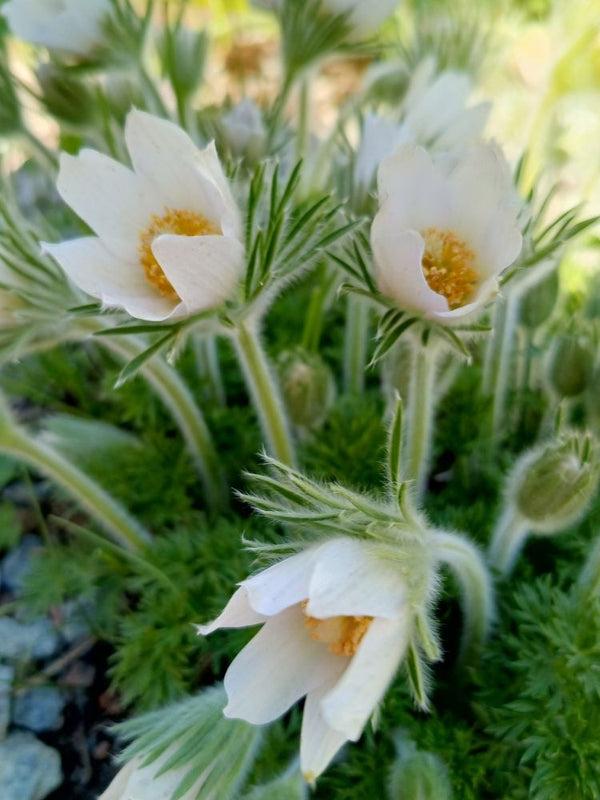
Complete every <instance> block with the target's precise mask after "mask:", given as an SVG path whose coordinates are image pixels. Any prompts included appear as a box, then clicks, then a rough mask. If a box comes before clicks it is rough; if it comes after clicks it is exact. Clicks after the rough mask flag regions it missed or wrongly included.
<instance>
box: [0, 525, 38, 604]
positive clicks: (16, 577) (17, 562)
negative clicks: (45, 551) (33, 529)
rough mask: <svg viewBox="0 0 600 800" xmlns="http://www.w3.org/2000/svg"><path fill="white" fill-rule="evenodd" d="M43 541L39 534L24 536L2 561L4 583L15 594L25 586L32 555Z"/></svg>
mask: <svg viewBox="0 0 600 800" xmlns="http://www.w3.org/2000/svg"><path fill="white" fill-rule="evenodd" d="M41 546H42V542H41V541H40V539H38V537H37V536H24V537H23V539H22V540H21V543H20V544H19V545H18V546H17V547H15V549H14V550H12V551H11V552H10V553H9V554H8V555H7V556H5V558H4V559H3V561H2V572H1V577H2V583H3V584H4V586H5V588H6V589H8V590H9V592H12V593H13V594H18V593H19V591H20V590H21V589H22V588H23V579H24V578H25V575H26V574H27V571H28V570H29V568H30V566H31V557H32V555H33V554H34V553H35V552H36V551H37V550H39V549H40V547H41Z"/></svg>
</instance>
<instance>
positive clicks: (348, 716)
mask: <svg viewBox="0 0 600 800" xmlns="http://www.w3.org/2000/svg"><path fill="white" fill-rule="evenodd" d="M411 625H412V622H411V617H410V615H409V614H408V612H407V613H406V614H402V615H400V616H399V617H397V618H396V619H393V620H390V619H375V620H373V622H372V623H371V625H370V627H369V630H368V631H367V632H366V634H365V636H364V638H363V640H362V641H361V643H360V645H359V647H358V650H357V651H356V654H355V655H354V657H353V658H352V659H351V661H350V663H349V664H348V667H347V669H346V671H345V672H344V674H343V675H342V677H341V678H340V680H339V681H338V682H337V684H336V685H335V687H334V688H333V689H332V690H331V691H330V692H329V693H328V694H327V695H326V696H325V697H324V698H323V700H322V701H321V713H322V714H323V719H324V720H325V722H326V723H327V724H328V725H329V726H330V727H332V728H333V729H334V730H336V731H338V732H339V733H343V734H344V736H346V738H348V739H351V740H352V741H356V739H358V738H359V736H360V734H361V733H362V730H363V728H364V727H365V725H366V723H367V721H368V719H369V717H370V716H371V714H372V713H373V712H374V710H375V708H376V706H377V704H378V703H379V702H380V700H381V699H382V697H383V695H384V694H385V691H386V689H387V688H388V686H389V684H390V682H391V681H392V678H393V677H394V675H395V673H396V670H397V669H398V665H399V664H400V662H401V660H402V658H403V657H404V655H405V653H406V650H407V647H408V644H409V641H410V633H411Z"/></svg>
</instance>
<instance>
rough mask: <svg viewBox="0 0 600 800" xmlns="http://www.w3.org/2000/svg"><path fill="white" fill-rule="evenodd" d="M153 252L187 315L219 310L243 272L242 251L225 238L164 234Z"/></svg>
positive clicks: (240, 246) (235, 242)
mask: <svg viewBox="0 0 600 800" xmlns="http://www.w3.org/2000/svg"><path fill="white" fill-rule="evenodd" d="M152 253H153V254H154V257H155V258H156V260H157V261H158V263H159V264H160V266H161V268H162V270H163V272H164V273H165V275H166V277H167V279H168V280H169V282H170V284H171V285H172V286H173V288H174V289H175V291H176V292H177V294H178V295H179V297H180V298H181V301H182V303H183V304H184V306H185V308H186V310H187V311H188V313H190V314H191V313H194V312H197V311H207V310H209V309H212V308H218V306H220V305H221V304H222V303H223V302H225V300H227V299H228V298H230V297H231V295H232V294H233V291H234V289H235V287H236V285H237V282H238V280H239V279H240V277H241V275H242V272H243V270H244V248H243V247H242V244H241V242H239V241H238V240H237V239H232V238H230V237H228V236H177V235H176V234H163V235H162V236H158V237H157V238H156V239H154V241H153V242H152Z"/></svg>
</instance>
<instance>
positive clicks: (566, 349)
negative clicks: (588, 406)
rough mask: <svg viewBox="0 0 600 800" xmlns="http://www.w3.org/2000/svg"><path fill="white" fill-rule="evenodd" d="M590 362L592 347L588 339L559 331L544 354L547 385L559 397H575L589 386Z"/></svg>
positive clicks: (592, 355)
mask: <svg viewBox="0 0 600 800" xmlns="http://www.w3.org/2000/svg"><path fill="white" fill-rule="evenodd" d="M593 364H594V350H593V347H592V344H591V342H590V341H589V339H587V338H586V337H584V336H580V335H577V334H574V333H560V334H558V335H557V336H556V337H555V339H554V341H553V343H552V347H551V349H550V352H549V354H548V361H547V363H546V378H547V381H548V384H549V386H550V388H551V389H552V390H553V391H554V392H555V393H556V394H557V395H558V396H559V397H561V398H565V397H577V395H580V394H581V393H582V392H584V391H585V390H586V389H587V387H588V386H589V383H590V380H591V377H592V368H593Z"/></svg>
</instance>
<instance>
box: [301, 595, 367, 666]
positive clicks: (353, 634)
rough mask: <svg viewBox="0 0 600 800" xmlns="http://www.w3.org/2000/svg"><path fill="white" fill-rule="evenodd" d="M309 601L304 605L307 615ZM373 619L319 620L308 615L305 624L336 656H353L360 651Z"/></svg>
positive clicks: (317, 639) (332, 618) (337, 618)
mask: <svg viewBox="0 0 600 800" xmlns="http://www.w3.org/2000/svg"><path fill="white" fill-rule="evenodd" d="M306 605H307V601H306V600H305V601H304V602H303V603H302V610H303V611H304V613H305V614H306ZM372 621H373V617H327V618H326V619H317V618H316V617H309V616H308V615H306V619H305V621H304V624H305V625H306V627H307V628H308V630H309V631H310V635H311V636H312V638H313V639H316V641H317V642H323V644H327V645H329V647H328V648H327V649H328V650H329V651H330V652H331V653H333V654H334V655H336V656H353V655H354V654H355V653H356V651H357V650H358V645H359V644H360V643H361V641H362V638H363V636H364V635H365V633H366V632H367V631H368V630H369V626H370V624H371V622H372Z"/></svg>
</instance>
